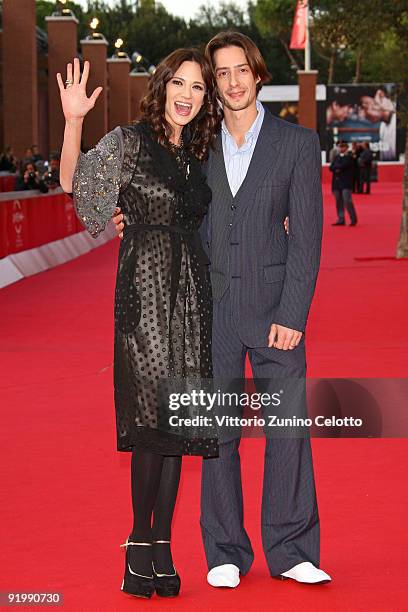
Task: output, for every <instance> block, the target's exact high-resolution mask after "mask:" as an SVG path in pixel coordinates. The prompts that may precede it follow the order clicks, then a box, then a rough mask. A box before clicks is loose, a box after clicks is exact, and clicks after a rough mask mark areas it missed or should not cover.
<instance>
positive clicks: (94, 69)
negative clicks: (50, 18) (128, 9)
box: [81, 38, 108, 150]
mask: <svg viewBox="0 0 408 612" xmlns="http://www.w3.org/2000/svg"><path fill="white" fill-rule="evenodd" d="M107 46H108V43H107V41H106V39H105V38H98V39H87V38H86V39H84V40H81V48H82V55H83V58H84V61H85V60H88V61H89V62H90V64H91V68H90V73H89V79H88V85H87V95H88V96H90V95H91V94H92V92H93V91H94V90H95V89H96V88H97V87H103V90H102V92H101V93H100V94H99V97H98V99H97V101H96V104H95V106H94V108H93V109H92V110H91V111H89V113H88V114H87V116H86V117H85V121H84V129H83V136H82V141H83V147H84V149H85V150H87V149H90V148H92V147H94V146H95V145H96V143H97V142H98V140H100V139H101V138H102V136H104V135H105V134H106V132H107V131H108V77H107V70H106V50H107Z"/></svg>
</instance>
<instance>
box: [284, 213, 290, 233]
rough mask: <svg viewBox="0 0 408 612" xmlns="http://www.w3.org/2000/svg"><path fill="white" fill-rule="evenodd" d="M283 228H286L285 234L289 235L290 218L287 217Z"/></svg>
mask: <svg viewBox="0 0 408 612" xmlns="http://www.w3.org/2000/svg"><path fill="white" fill-rule="evenodd" d="M283 227H284V228H285V232H286V233H287V234H289V217H285V220H284V222H283Z"/></svg>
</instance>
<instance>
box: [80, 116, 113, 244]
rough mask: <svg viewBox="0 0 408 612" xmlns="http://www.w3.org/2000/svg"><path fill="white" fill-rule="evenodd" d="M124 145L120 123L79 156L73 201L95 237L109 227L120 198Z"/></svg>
mask: <svg viewBox="0 0 408 612" xmlns="http://www.w3.org/2000/svg"><path fill="white" fill-rule="evenodd" d="M123 149H124V147H123V134H122V130H121V128H120V127H117V128H115V129H114V130H112V131H111V132H109V133H108V134H106V135H105V136H104V137H103V138H102V139H101V140H100V141H99V142H98V144H97V145H96V146H95V147H94V148H93V149H91V150H90V151H88V152H87V153H80V154H79V157H78V161H77V165H76V167H75V172H74V176H73V180H72V192H73V201H74V206H75V210H76V213H77V215H78V218H79V220H80V221H81V223H82V225H83V226H84V227H85V228H86V229H87V230H88V232H89V233H90V234H91V236H93V237H94V238H97V237H98V235H99V234H100V233H101V232H102V231H103V230H104V229H105V228H106V225H107V223H108V221H109V219H110V218H111V217H112V213H113V211H114V210H115V206H116V204H117V201H118V196H119V190H120V186H121V172H122V164H123V155H124V153H123Z"/></svg>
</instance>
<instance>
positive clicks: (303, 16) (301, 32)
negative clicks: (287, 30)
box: [289, 0, 308, 49]
mask: <svg viewBox="0 0 408 612" xmlns="http://www.w3.org/2000/svg"><path fill="white" fill-rule="evenodd" d="M307 3H308V0H298V3H297V6H296V13H295V19H294V21H293V28H292V37H291V39H290V45H289V46H290V48H291V49H305V47H306V36H307V13H308V11H307Z"/></svg>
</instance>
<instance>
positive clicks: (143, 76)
mask: <svg viewBox="0 0 408 612" xmlns="http://www.w3.org/2000/svg"><path fill="white" fill-rule="evenodd" d="M129 78H130V119H131V121H135V119H138V118H139V117H140V110H139V107H140V102H141V100H142V99H143V97H144V96H145V94H146V91H147V83H148V82H149V78H150V75H149V74H148V73H147V72H131V73H130V77H129Z"/></svg>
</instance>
